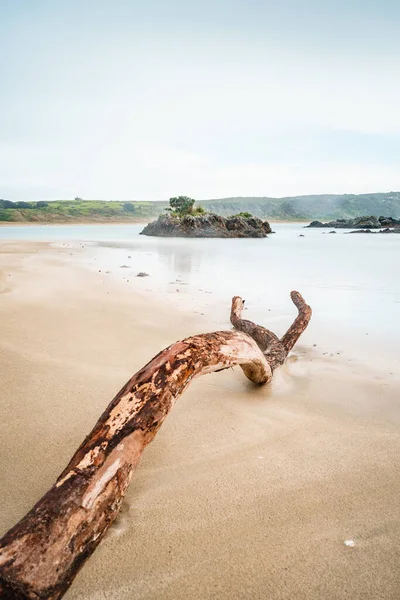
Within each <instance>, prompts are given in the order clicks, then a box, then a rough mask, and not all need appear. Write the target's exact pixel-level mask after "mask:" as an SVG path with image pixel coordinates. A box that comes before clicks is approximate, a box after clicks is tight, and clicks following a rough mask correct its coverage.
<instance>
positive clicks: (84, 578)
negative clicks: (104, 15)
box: [0, 242, 400, 600]
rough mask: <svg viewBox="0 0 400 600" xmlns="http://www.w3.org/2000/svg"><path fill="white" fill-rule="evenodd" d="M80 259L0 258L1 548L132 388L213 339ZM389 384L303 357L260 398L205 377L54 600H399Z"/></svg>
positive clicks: (399, 451)
mask: <svg viewBox="0 0 400 600" xmlns="http://www.w3.org/2000/svg"><path fill="white" fill-rule="evenodd" d="M79 252H82V253H84V252H85V250H84V249H81V250H79V249H78V250H74V253H73V256H71V255H70V250H69V249H68V248H51V247H49V246H48V245H46V244H44V243H33V242H30V243H21V242H1V244H0V320H1V321H0V322H1V336H0V376H1V382H2V391H1V398H0V406H1V413H2V419H1V423H0V457H1V460H0V488H1V497H2V503H1V511H0V535H1V534H2V533H3V532H5V531H6V530H7V529H9V528H10V527H11V526H12V525H13V524H14V523H15V522H16V521H17V520H18V519H20V518H21V517H22V516H23V515H24V514H25V513H26V512H27V510H29V509H30V508H31V507H32V505H33V504H34V503H35V502H36V501H37V500H38V498H39V497H40V496H41V495H42V494H43V493H44V492H45V491H46V490H47V489H48V488H49V487H50V486H51V485H52V483H53V482H54V480H55V478H56V477H57V475H58V474H59V472H60V471H61V470H62V469H63V467H64V466H65V465H66V464H67V462H68V460H69V458H70V456H71V455H72V453H73V452H74V451H75V449H76V448H77V446H78V445H79V444H80V442H81V441H82V439H83V438H84V436H85V435H86V433H88V431H89V430H90V429H91V427H92V426H93V424H94V423H95V421H96V420H97V418H98V416H99V415H100V413H101V412H102V411H103V410H104V408H105V407H106V405H107V404H108V402H109V400H110V399H111V398H112V397H113V396H114V395H115V393H116V392H117V391H118V390H119V388H120V387H122V384H123V383H124V382H125V381H126V380H127V379H128V378H129V377H130V376H131V375H132V374H133V373H134V372H135V371H136V370H138V369H139V368H140V367H141V366H143V365H144V364H145V363H146V362H147V360H149V359H150V358H151V357H152V356H153V355H154V354H156V353H157V352H158V351H159V350H160V349H161V348H163V347H165V346H166V345H168V344H170V343H171V342H173V341H175V340H176V339H179V338H182V337H184V336H187V335H191V334H193V333H195V332H197V333H199V332H204V331H209V330H212V329H215V323H214V321H213V315H212V308H211V307H210V306H208V307H206V308H205V309H204V313H205V314H204V316H202V317H200V316H199V315H198V314H195V313H193V311H192V310H191V309H190V307H187V309H186V310H184V309H183V308H182V306H181V308H180V309H177V308H176V307H175V306H174V304H173V303H172V302H171V301H170V300H167V301H166V302H165V303H162V302H161V301H160V298H159V297H158V296H157V297H156V298H153V297H152V295H151V293H149V294H147V295H144V294H143V293H135V292H134V291H132V289H129V290H127V289H126V287H127V286H126V287H124V286H123V285H122V284H121V283H118V282H116V281H115V280H114V279H112V278H108V277H107V276H106V275H105V274H104V273H103V272H101V273H95V272H91V271H89V270H88V269H85V268H84V267H83V266H79V264H77V261H76V256H77V255H78V254H79ZM99 269H101V265H99ZM228 312H229V299H227V314H228ZM266 325H267V324H266ZM288 325H289V323H288ZM220 327H221V326H218V328H220ZM226 327H228V323H226ZM311 327H312V324H311ZM343 343H344V345H345V341H344V342H343ZM399 375H400V374H398V373H394V374H393V376H391V377H390V376H388V374H387V373H384V372H381V371H378V370H377V371H372V370H371V369H370V368H366V367H363V365H360V364H356V363H349V362H347V361H344V359H343V358H342V357H341V356H332V357H331V356H323V355H321V353H320V352H319V350H318V348H314V347H313V346H312V345H311V344H309V345H304V344H302V343H301V341H300V344H299V345H298V346H297V347H296V349H295V352H294V353H293V355H292V356H291V357H290V359H289V360H288V362H287V364H286V365H285V366H284V367H282V368H281V369H280V370H278V371H277V372H276V374H275V376H274V380H273V382H272V384H271V385H270V386H267V387H264V388H256V387H253V386H252V385H251V384H250V383H249V382H248V381H247V380H246V379H245V378H244V377H243V375H242V373H241V371H240V369H235V370H229V371H225V372H222V373H216V374H213V375H209V376H204V377H202V378H201V379H199V380H198V381H196V382H195V383H193V385H192V386H191V388H189V390H188V391H187V392H186V393H185V394H184V396H183V397H182V398H181V399H180V400H179V402H178V403H177V405H176V407H175V409H174V411H173V412H172V413H171V415H170V416H169V417H168V419H167V420H166V422H165V424H164V425H163V427H162V429H161V431H160V433H159V434H158V436H157V438H156V440H155V441H154V442H153V443H152V444H151V445H150V446H149V447H148V448H147V449H146V451H145V453H144V457H143V460H142V462H141V464H140V465H139V468H138V469H137V472H136V474H135V476H134V478H133V481H132V484H131V486H130V489H129V491H128V494H127V497H126V501H125V503H124V508H123V511H122V513H121V515H120V517H119V518H118V519H117V522H116V523H115V524H114V526H113V527H112V529H111V530H110V532H109V534H108V535H107V537H106V539H105V540H104V541H103V542H102V543H101V545H100V547H99V548H98V549H97V550H96V552H95V553H94V555H93V556H92V558H91V559H90V560H89V561H88V563H87V564H86V566H85V567H84V568H83V569H82V571H81V573H80V574H79V575H78V577H77V579H76V580H75V582H74V583H73V585H72V587H71V589H70V591H69V592H68V593H67V594H66V596H65V597H66V598H67V599H68V600H78V599H93V600H114V599H115V600H117V599H118V600H128V599H129V600H132V599H133V600H136V599H137V600H139V599H143V600H144V599H146V600H155V599H159V598H163V599H168V600H183V599H185V600H186V599H189V600H191V599H196V600H203V599H208V598H213V599H214V598H215V599H226V600H227V599H228V598H229V599H231V598H235V599H236V598H237V599H242V598H243V599H244V598H246V599H247V598H251V599H257V600H258V599H260V600H261V599H269V600H278V599H279V600H281V599H287V600H289V599H291V600H293V599H294V600H303V599H304V600H314V599H318V600H336V599H343V598H352V600H358V599H359V600H361V599H368V600H370V599H371V600H372V599H374V600H375V599H385V600H389V599H390V600H392V599H393V600H398V598H399V595H400V591H399V590H400V569H399V564H400V545H399V537H400V502H399V497H400V476H399V473H400V470H399V456H400V433H399V432H400V377H399ZM348 540H351V541H352V542H354V546H347V545H346V544H345V542H346V541H348Z"/></svg>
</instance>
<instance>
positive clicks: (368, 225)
mask: <svg viewBox="0 0 400 600" xmlns="http://www.w3.org/2000/svg"><path fill="white" fill-rule="evenodd" d="M396 226H400V220H398V219H394V218H393V217H379V218H377V217H374V216H371V217H356V218H355V219H347V220H346V219H337V220H336V221H329V223H321V221H312V223H310V224H309V225H307V227H330V228H331V229H332V228H333V229H381V228H382V227H387V228H391V227H396Z"/></svg>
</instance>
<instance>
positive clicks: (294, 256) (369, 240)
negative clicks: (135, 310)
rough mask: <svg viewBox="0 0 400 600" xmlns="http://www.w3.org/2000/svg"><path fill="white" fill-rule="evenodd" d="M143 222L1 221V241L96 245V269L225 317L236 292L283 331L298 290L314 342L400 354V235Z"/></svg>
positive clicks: (91, 259) (91, 255)
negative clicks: (253, 234)
mask: <svg viewBox="0 0 400 600" xmlns="http://www.w3.org/2000/svg"><path fill="white" fill-rule="evenodd" d="M142 228H143V225H101V226H100V225H76V226H71V225H69V226H62V225H60V226H37V227H36V226H29V227H23V226H21V227H1V228H0V240H1V239H15V240H42V241H54V242H67V241H80V242H91V243H90V244H88V245H87V246H86V249H87V253H86V254H85V256H86V257H87V262H88V263H89V264H91V265H92V266H93V267H96V268H97V267H99V266H100V265H101V266H102V268H103V269H105V268H107V269H109V270H110V271H111V273H114V274H115V275H116V276H118V277H121V279H122V277H123V276H127V275H128V274H130V277H131V281H133V279H132V276H133V275H135V274H136V273H137V272H139V271H145V272H147V273H149V274H150V277H147V278H144V279H143V280H141V281H140V282H139V280H138V279H136V281H135V285H136V286H142V287H143V289H144V288H145V287H146V288H150V287H151V288H152V289H154V291H160V292H168V293H171V292H176V289H179V291H180V293H181V294H184V296H183V298H185V297H187V298H188V299H189V296H190V297H191V296H194V295H197V299H198V298H199V296H200V300H201V299H202V298H204V307H206V306H207V307H210V306H211V305H214V307H215V310H216V314H217V318H218V319H221V318H223V317H222V314H225V315H226V312H227V304H229V301H230V298H231V297H232V296H233V295H235V294H238V295H241V296H243V297H244V298H246V301H247V305H248V306H249V312H248V313H247V315H248V317H249V318H253V319H254V320H258V321H259V322H260V323H263V324H265V325H266V326H268V325H270V326H271V328H272V329H274V328H275V329H276V331H277V333H281V332H283V331H284V330H285V328H286V326H287V325H288V323H289V322H290V320H291V318H292V317H293V315H294V313H295V311H294V307H293V306H292V304H291V301H290V299H289V292H290V290H292V289H297V290H299V291H300V292H301V293H302V294H303V295H304V297H305V298H306V300H307V301H308V302H309V304H311V306H312V307H313V311H314V316H313V322H312V324H313V328H310V331H309V332H307V336H308V337H307V340H308V341H309V342H311V341H314V339H313V338H315V340H316V341H317V342H318V343H322V341H324V342H325V345H326V347H329V339H326V338H330V337H331V338H332V344H334V345H335V350H336V349H337V348H338V347H340V348H342V346H343V347H345V346H348V344H349V340H352V342H353V344H354V351H355V353H357V354H362V353H364V354H365V353H372V354H374V355H377V354H382V353H383V354H385V353H387V354H389V353H390V355H391V356H392V357H393V358H394V359H395V360H398V359H399V358H400V357H399V355H400V235H397V236H396V235H363V234H359V235H349V234H346V233H345V232H342V231H338V232H337V233H336V234H330V233H328V231H329V230H319V229H305V228H304V227H303V226H302V225H301V224H298V223H296V224H274V225H273V229H274V230H275V232H276V233H275V234H273V235H270V236H269V237H268V238H266V239H236V240H235V239H234V240H221V239H180V238H172V239H167V238H150V237H145V236H140V235H139V232H140V231H141V230H142ZM301 235H304V237H300V236H301ZM122 265H127V266H128V267H130V269H120V267H121V266H122ZM202 294H204V296H202ZM180 301H181V302H182V299H181V300H180ZM200 304H201V302H200ZM222 310H223V311H225V312H224V313H222ZM247 315H246V316H247ZM323 338H324V339H323ZM341 341H342V342H343V343H342V344H341ZM397 364H400V363H399V362H398V363H397Z"/></svg>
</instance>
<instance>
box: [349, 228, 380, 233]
mask: <svg viewBox="0 0 400 600" xmlns="http://www.w3.org/2000/svg"><path fill="white" fill-rule="evenodd" d="M347 233H375V231H371V230H370V229H355V230H354V231H348V232H347Z"/></svg>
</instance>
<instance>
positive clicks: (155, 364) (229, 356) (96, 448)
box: [0, 292, 311, 600]
mask: <svg viewBox="0 0 400 600" xmlns="http://www.w3.org/2000/svg"><path fill="white" fill-rule="evenodd" d="M293 295H294V296H293ZM292 299H293V301H294V302H295V304H296V306H297V307H298V309H299V317H298V318H297V319H296V321H295V322H294V324H293V325H292V326H291V328H290V329H289V330H288V332H287V333H286V334H285V336H284V337H283V338H282V340H279V339H278V338H277V337H276V336H275V334H273V333H272V332H269V331H268V330H267V329H264V328H263V327H260V326H258V325H255V324H254V323H251V321H244V320H242V319H241V318H240V317H241V310H242V308H243V301H242V300H241V299H240V298H238V297H235V298H234V299H233V301H232V315H231V320H232V323H233V324H234V326H235V327H236V328H237V329H240V330H241V331H231V332H227V331H220V332H215V333H208V334H203V335H196V336H193V337H190V338H187V339H185V340H182V341H179V342H176V343H175V344H172V345H171V346H169V347H168V348H166V349H165V350H163V351H162V352H160V353H159V354H158V355H157V356H155V357H154V358H153V359H152V360H151V361H150V362H149V363H148V364H147V365H146V366H145V367H143V369H141V370H140V371H139V372H138V373H136V374H135V375H134V376H133V377H132V378H131V379H130V380H129V381H128V382H127V383H126V384H125V386H124V387H123V388H122V389H121V390H120V392H119V393H118V394H117V395H116V397H115V398H114V400H112V402H111V403H110V405H109V406H108V407H107V409H106V410H105V412H104V413H103V414H102V415H101V417H100V419H99V420H98V422H97V423H96V425H95V427H94V429H93V430H92V431H91V433H90V434H89V435H88V436H87V437H86V439H85V440H84V441H83V443H82V444H81V446H80V447H79V448H78V450H77V451H76V453H75V454H74V456H73V457H72V459H71V461H70V462H69V464H68V466H67V467H66V468H65V469H64V471H63V472H62V473H61V475H60V476H59V478H58V479H57V481H56V483H55V484H54V485H53V487H52V488H51V489H50V490H49V491H48V492H47V493H46V494H45V495H44V496H43V497H42V498H41V499H40V500H39V502H38V503H37V504H36V505H35V506H34V507H33V508H32V509H31V510H30V512H29V513H28V514H27V515H26V516H25V517H24V518H23V519H22V520H21V521H20V522H19V523H17V524H16V525H15V526H14V527H13V528H12V529H10V531H8V533H6V535H5V536H4V537H3V538H2V539H1V540H0V598H2V599H4V600H39V599H40V600H57V599H58V598H61V597H62V596H63V594H64V593H65V592H66V590H67V589H68V587H69V586H70V585H71V583H72V581H73V579H74V577H75V576H76V574H77V573H78V571H79V569H80V568H81V567H82V566H83V564H84V563H85V561H86V560H87V559H88V558H89V556H90V555H91V554H92V553H93V551H94V550H95V549H96V547H97V546H98V544H99V543H100V541H101V539H102V537H103V536H104V534H105V533H106V531H107V529H108V528H109V526H110V525H111V523H112V522H113V520H114V519H115V517H116V516H117V514H118V511H119V509H120V507H121V504H122V501H123V498H124V495H125V492H126V489H127V487H128V485H129V483H130V480H131V477H132V474H133V471H134V469H135V467H136V465H137V464H138V462H139V460H140V457H141V454H142V452H143V450H144V448H145V447H146V445H147V444H148V443H149V442H151V441H152V439H153V438H154V436H155V435H156V433H157V431H158V429H159V428H160V427H161V425H162V423H163V421H164V419H165V417H166V416H167V414H168V413H169V411H170V410H171V408H172V407H173V405H174V403H175V401H176V400H177V398H178V397H179V396H180V395H181V394H182V393H183V391H184V390H185V389H186V387H187V386H188V385H189V383H190V382H191V381H192V380H193V379H194V378H195V377H197V376H199V375H202V374H205V373H211V372H213V371H219V370H223V369H227V368H229V367H232V366H234V365H240V367H241V368H242V370H243V372H244V374H245V375H246V377H248V378H249V379H250V380H251V381H253V382H254V383H256V384H259V385H263V384H265V383H268V382H269V381H270V380H271V377H272V371H273V369H274V368H275V367H276V366H277V364H282V362H283V361H284V358H282V357H283V355H284V356H285V358H286V356H287V353H288V352H289V350H290V349H291V348H292V347H293V345H294V343H295V342H296V340H297V339H298V337H299V335H300V334H301V332H302V331H303V330H304V329H305V327H306V326H307V323H308V320H309V318H310V316H311V309H310V308H309V307H307V305H306V304H305V303H304V300H303V299H302V297H301V296H300V294H298V293H297V292H292ZM307 319H308V320H307ZM278 356H279V360H278V358H277V357H278Z"/></svg>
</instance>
